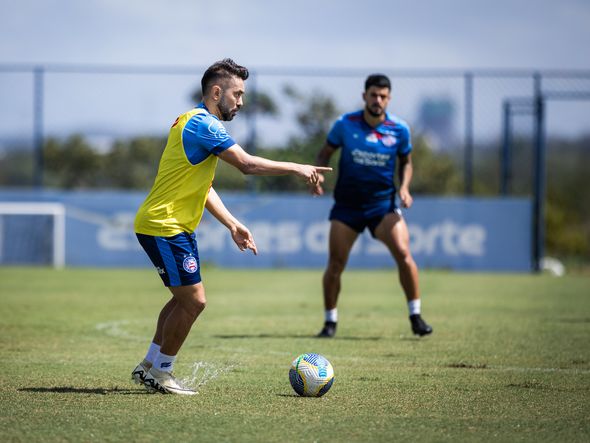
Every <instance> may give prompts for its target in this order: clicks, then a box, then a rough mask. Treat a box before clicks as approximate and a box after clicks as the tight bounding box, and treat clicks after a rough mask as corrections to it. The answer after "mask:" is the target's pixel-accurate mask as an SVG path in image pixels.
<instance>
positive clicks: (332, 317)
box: [325, 308, 338, 323]
mask: <svg viewBox="0 0 590 443" xmlns="http://www.w3.org/2000/svg"><path fill="white" fill-rule="evenodd" d="M325 320H326V321H333V322H334V323H336V322H337V321H338V308H334V309H326V312H325Z"/></svg>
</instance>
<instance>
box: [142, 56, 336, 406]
mask: <svg viewBox="0 0 590 443" xmlns="http://www.w3.org/2000/svg"><path fill="white" fill-rule="evenodd" d="M248 75H249V74H248V70H247V69H246V68H245V67H243V66H239V65H237V64H236V63H235V62H234V61H233V60H231V59H224V60H221V61H219V62H216V63H214V64H213V65H211V66H210V67H209V68H208V69H207V70H206V71H205V73H204V75H203V78H202V79H201V88H202V92H203V101H202V102H201V103H200V104H199V105H198V106H197V107H196V108H195V109H192V110H191V111H189V112H186V113H184V114H182V115H180V116H179V117H178V118H177V119H176V121H175V122H174V124H173V125H172V127H171V128H170V133H169V136H168V142H167V144H166V148H165V149H164V152H163V153H162V158H161V160H160V166H159V168H158V174H157V176H156V179H155V183H154V185H153V187H152V189H151V191H150V193H149V195H148V196H147V198H146V199H145V201H144V202H143V204H142V205H141V207H140V208H139V210H138V212H137V216H136V218H135V232H136V234H137V238H138V240H139V243H140V244H141V246H142V247H143V249H144V250H145V252H146V253H147V255H148V256H149V258H150V260H151V261H152V263H153V264H154V266H155V267H156V270H157V271H158V273H159V275H160V277H161V278H162V281H163V282H164V285H165V286H167V287H168V289H169V290H170V292H171V294H172V297H171V298H170V300H169V301H168V302H167V303H166V304H165V305H164V307H163V308H162V310H161V312H160V315H159V317H158V321H157V325H156V332H155V335H154V338H153V340H152V343H151V345H150V347H149V349H148V352H147V354H146V357H145V358H144V359H143V361H142V362H141V363H139V364H138V365H137V367H136V368H135V369H134V370H133V372H132V379H133V380H134V381H135V382H137V383H143V384H144V385H145V386H146V387H147V388H148V390H150V391H152V392H162V393H173V394H183V395H193V394H195V391H194V390H192V389H191V388H190V387H188V386H185V385H183V383H181V382H180V381H179V380H178V379H176V378H175V377H174V376H173V375H172V369H173V366H174V361H175V359H176V355H177V354H178V351H179V350H180V348H181V346H182V344H183V343H184V341H185V339H186V337H187V335H188V333H189V331H190V329H191V327H192V325H193V323H194V322H195V320H196V319H197V317H198V316H199V314H200V313H201V312H202V311H203V309H204V308H205V303H206V298H205V288H204V286H203V283H202V282H201V274H200V264H199V253H198V250H197V243H196V239H195V230H196V229H197V227H198V225H199V222H200V220H201V217H202V215H203V211H204V209H205V208H207V210H208V211H209V212H210V213H211V214H212V215H213V216H214V217H215V218H216V219H217V220H219V221H220V222H221V223H222V224H223V225H225V226H226V227H227V228H228V229H229V231H230V234H231V236H232V238H233V240H234V242H235V243H236V245H237V246H238V248H239V249H240V250H242V251H244V250H248V249H249V250H251V251H252V252H253V253H254V254H257V252H258V251H257V249H256V244H255V242H254V238H253V237H252V234H251V233H250V231H249V230H248V228H247V227H246V226H244V225H243V224H242V223H240V222H239V221H238V220H237V219H236V218H235V217H234V216H233V215H232V214H231V213H230V212H229V211H228V210H227V208H226V207H225V206H224V204H223V202H222V201H221V199H220V198H219V196H218V195H217V193H216V192H215V190H214V189H213V187H212V181H213V176H214V174H215V167H216V166H217V159H218V158H220V159H222V160H223V161H225V162H227V163H229V164H231V165H233V166H235V167H236V168H238V169H239V170H240V171H241V172H242V173H244V174H254V175H285V174H294V175H297V176H299V177H301V178H302V179H303V180H305V181H306V182H307V183H308V184H310V185H316V184H317V183H318V180H319V174H320V173H322V172H324V171H329V170H331V168H326V167H319V166H312V165H302V164H298V163H289V162H277V161H272V160H268V159H264V158H261V157H257V156H253V155H250V154H248V153H247V152H246V151H244V150H243V149H242V148H241V147H240V145H238V144H237V143H236V142H235V141H234V140H233V139H232V137H231V136H230V135H229V134H228V133H227V131H226V130H225V128H224V126H223V124H222V123H221V121H229V120H232V119H233V118H234V117H235V116H236V114H237V113H238V111H239V110H240V108H241V107H242V105H243V96H244V90H245V89H244V81H245V80H246V79H247V78H248Z"/></svg>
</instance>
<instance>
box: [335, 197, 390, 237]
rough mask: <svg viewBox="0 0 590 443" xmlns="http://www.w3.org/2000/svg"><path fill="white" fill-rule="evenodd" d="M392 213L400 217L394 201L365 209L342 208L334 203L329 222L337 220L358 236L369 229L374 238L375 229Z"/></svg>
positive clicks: (386, 201)
mask: <svg viewBox="0 0 590 443" xmlns="http://www.w3.org/2000/svg"><path fill="white" fill-rule="evenodd" d="M391 212H394V213H396V214H399V215H401V211H400V209H399V208H398V207H397V205H396V204H395V201H390V200H385V201H383V202H379V203H377V204H375V205H371V206H366V207H352V206H344V205H339V204H338V203H336V204H335V205H334V206H333V207H332V210H331V211H330V220H338V221H339V222H342V223H344V224H345V225H347V226H349V227H350V228H352V229H354V230H355V231H356V232H358V233H359V234H360V233H361V232H363V231H364V230H365V228H369V231H371V235H372V236H373V237H375V229H376V228H377V226H378V225H379V223H381V220H383V217H385V215H386V214H389V213H391Z"/></svg>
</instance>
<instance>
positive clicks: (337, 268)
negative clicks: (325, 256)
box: [326, 259, 346, 276]
mask: <svg viewBox="0 0 590 443" xmlns="http://www.w3.org/2000/svg"><path fill="white" fill-rule="evenodd" d="M345 266H346V262H345V261H344V260H340V259H330V261H329V263H328V267H327V269H326V272H327V273H328V274H329V275H331V276H339V275H340V274H342V272H343V271H344V268H345Z"/></svg>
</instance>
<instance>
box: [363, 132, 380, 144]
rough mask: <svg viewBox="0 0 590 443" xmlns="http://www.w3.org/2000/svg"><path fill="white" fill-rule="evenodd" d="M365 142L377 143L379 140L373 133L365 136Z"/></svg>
mask: <svg viewBox="0 0 590 443" xmlns="http://www.w3.org/2000/svg"><path fill="white" fill-rule="evenodd" d="M365 140H366V141H368V142H369V143H377V142H378V141H379V138H377V134H375V133H374V132H371V133H370V134H369V135H367V137H366V138H365Z"/></svg>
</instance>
